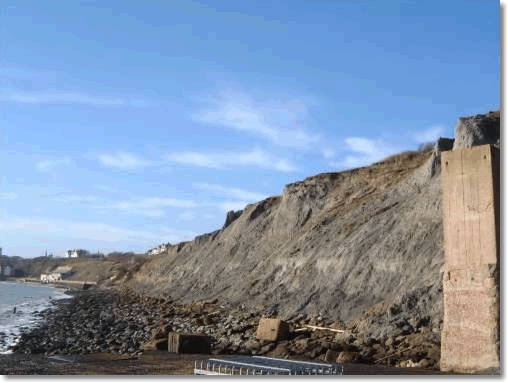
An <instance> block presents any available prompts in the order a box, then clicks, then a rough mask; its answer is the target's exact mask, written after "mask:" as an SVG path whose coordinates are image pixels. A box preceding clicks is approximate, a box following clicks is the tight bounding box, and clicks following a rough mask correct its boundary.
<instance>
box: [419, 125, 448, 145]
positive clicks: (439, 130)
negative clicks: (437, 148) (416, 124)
mask: <svg viewBox="0 0 508 383" xmlns="http://www.w3.org/2000/svg"><path fill="white" fill-rule="evenodd" d="M444 130H445V129H444V127H443V126H433V127H431V128H428V129H426V130H423V131H420V132H416V133H415V134H414V136H413V140H415V141H416V142H419V143H426V142H430V141H435V140H437V139H438V138H439V137H441V136H442V135H443V133H444Z"/></svg>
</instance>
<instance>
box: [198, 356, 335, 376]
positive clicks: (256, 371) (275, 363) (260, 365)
mask: <svg viewBox="0 0 508 383" xmlns="http://www.w3.org/2000/svg"><path fill="white" fill-rule="evenodd" d="M343 372H344V367H343V366H342V365H341V364H337V363H331V364H326V363H314V362H301V361H296V360H287V359H279V358H269V357H264V356H234V357H228V358H227V359H213V358H212V359H206V360H196V361H195V362H194V375H342V374H343Z"/></svg>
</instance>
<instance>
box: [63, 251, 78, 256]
mask: <svg viewBox="0 0 508 383" xmlns="http://www.w3.org/2000/svg"><path fill="white" fill-rule="evenodd" d="M65 255H66V257H67V258H78V257H79V254H78V251H77V250H67V252H66V253H65Z"/></svg>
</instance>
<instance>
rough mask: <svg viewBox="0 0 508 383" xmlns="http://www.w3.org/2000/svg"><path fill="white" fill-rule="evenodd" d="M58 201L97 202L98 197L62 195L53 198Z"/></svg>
mask: <svg viewBox="0 0 508 383" xmlns="http://www.w3.org/2000/svg"><path fill="white" fill-rule="evenodd" d="M53 200H54V201H57V202H81V203H92V202H96V201H97V200H98V198H97V197H96V196H93V195H85V196H83V195H72V194H69V195H61V196H57V197H54V198H53Z"/></svg>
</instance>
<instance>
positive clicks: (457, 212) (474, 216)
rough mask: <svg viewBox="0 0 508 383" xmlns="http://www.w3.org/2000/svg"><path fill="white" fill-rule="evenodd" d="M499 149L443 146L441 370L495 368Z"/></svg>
mask: <svg viewBox="0 0 508 383" xmlns="http://www.w3.org/2000/svg"><path fill="white" fill-rule="evenodd" d="M499 166H500V157H499V149H498V148H496V147H495V146H493V145H481V146H473V147H469V148H461V149H455V150H452V151H448V152H443V153H442V156H441V169H442V192H443V194H442V202H443V205H442V208H443V226H444V247H445V262H444V268H443V271H444V273H443V292H444V323H443V331H442V334H441V370H443V371H455V372H462V373H471V372H479V371H481V370H486V369H493V370H497V371H499V368H500V357H499V341H500V338H499V325H500V323H499V219H500V217H499V176H500V174H499Z"/></svg>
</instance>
